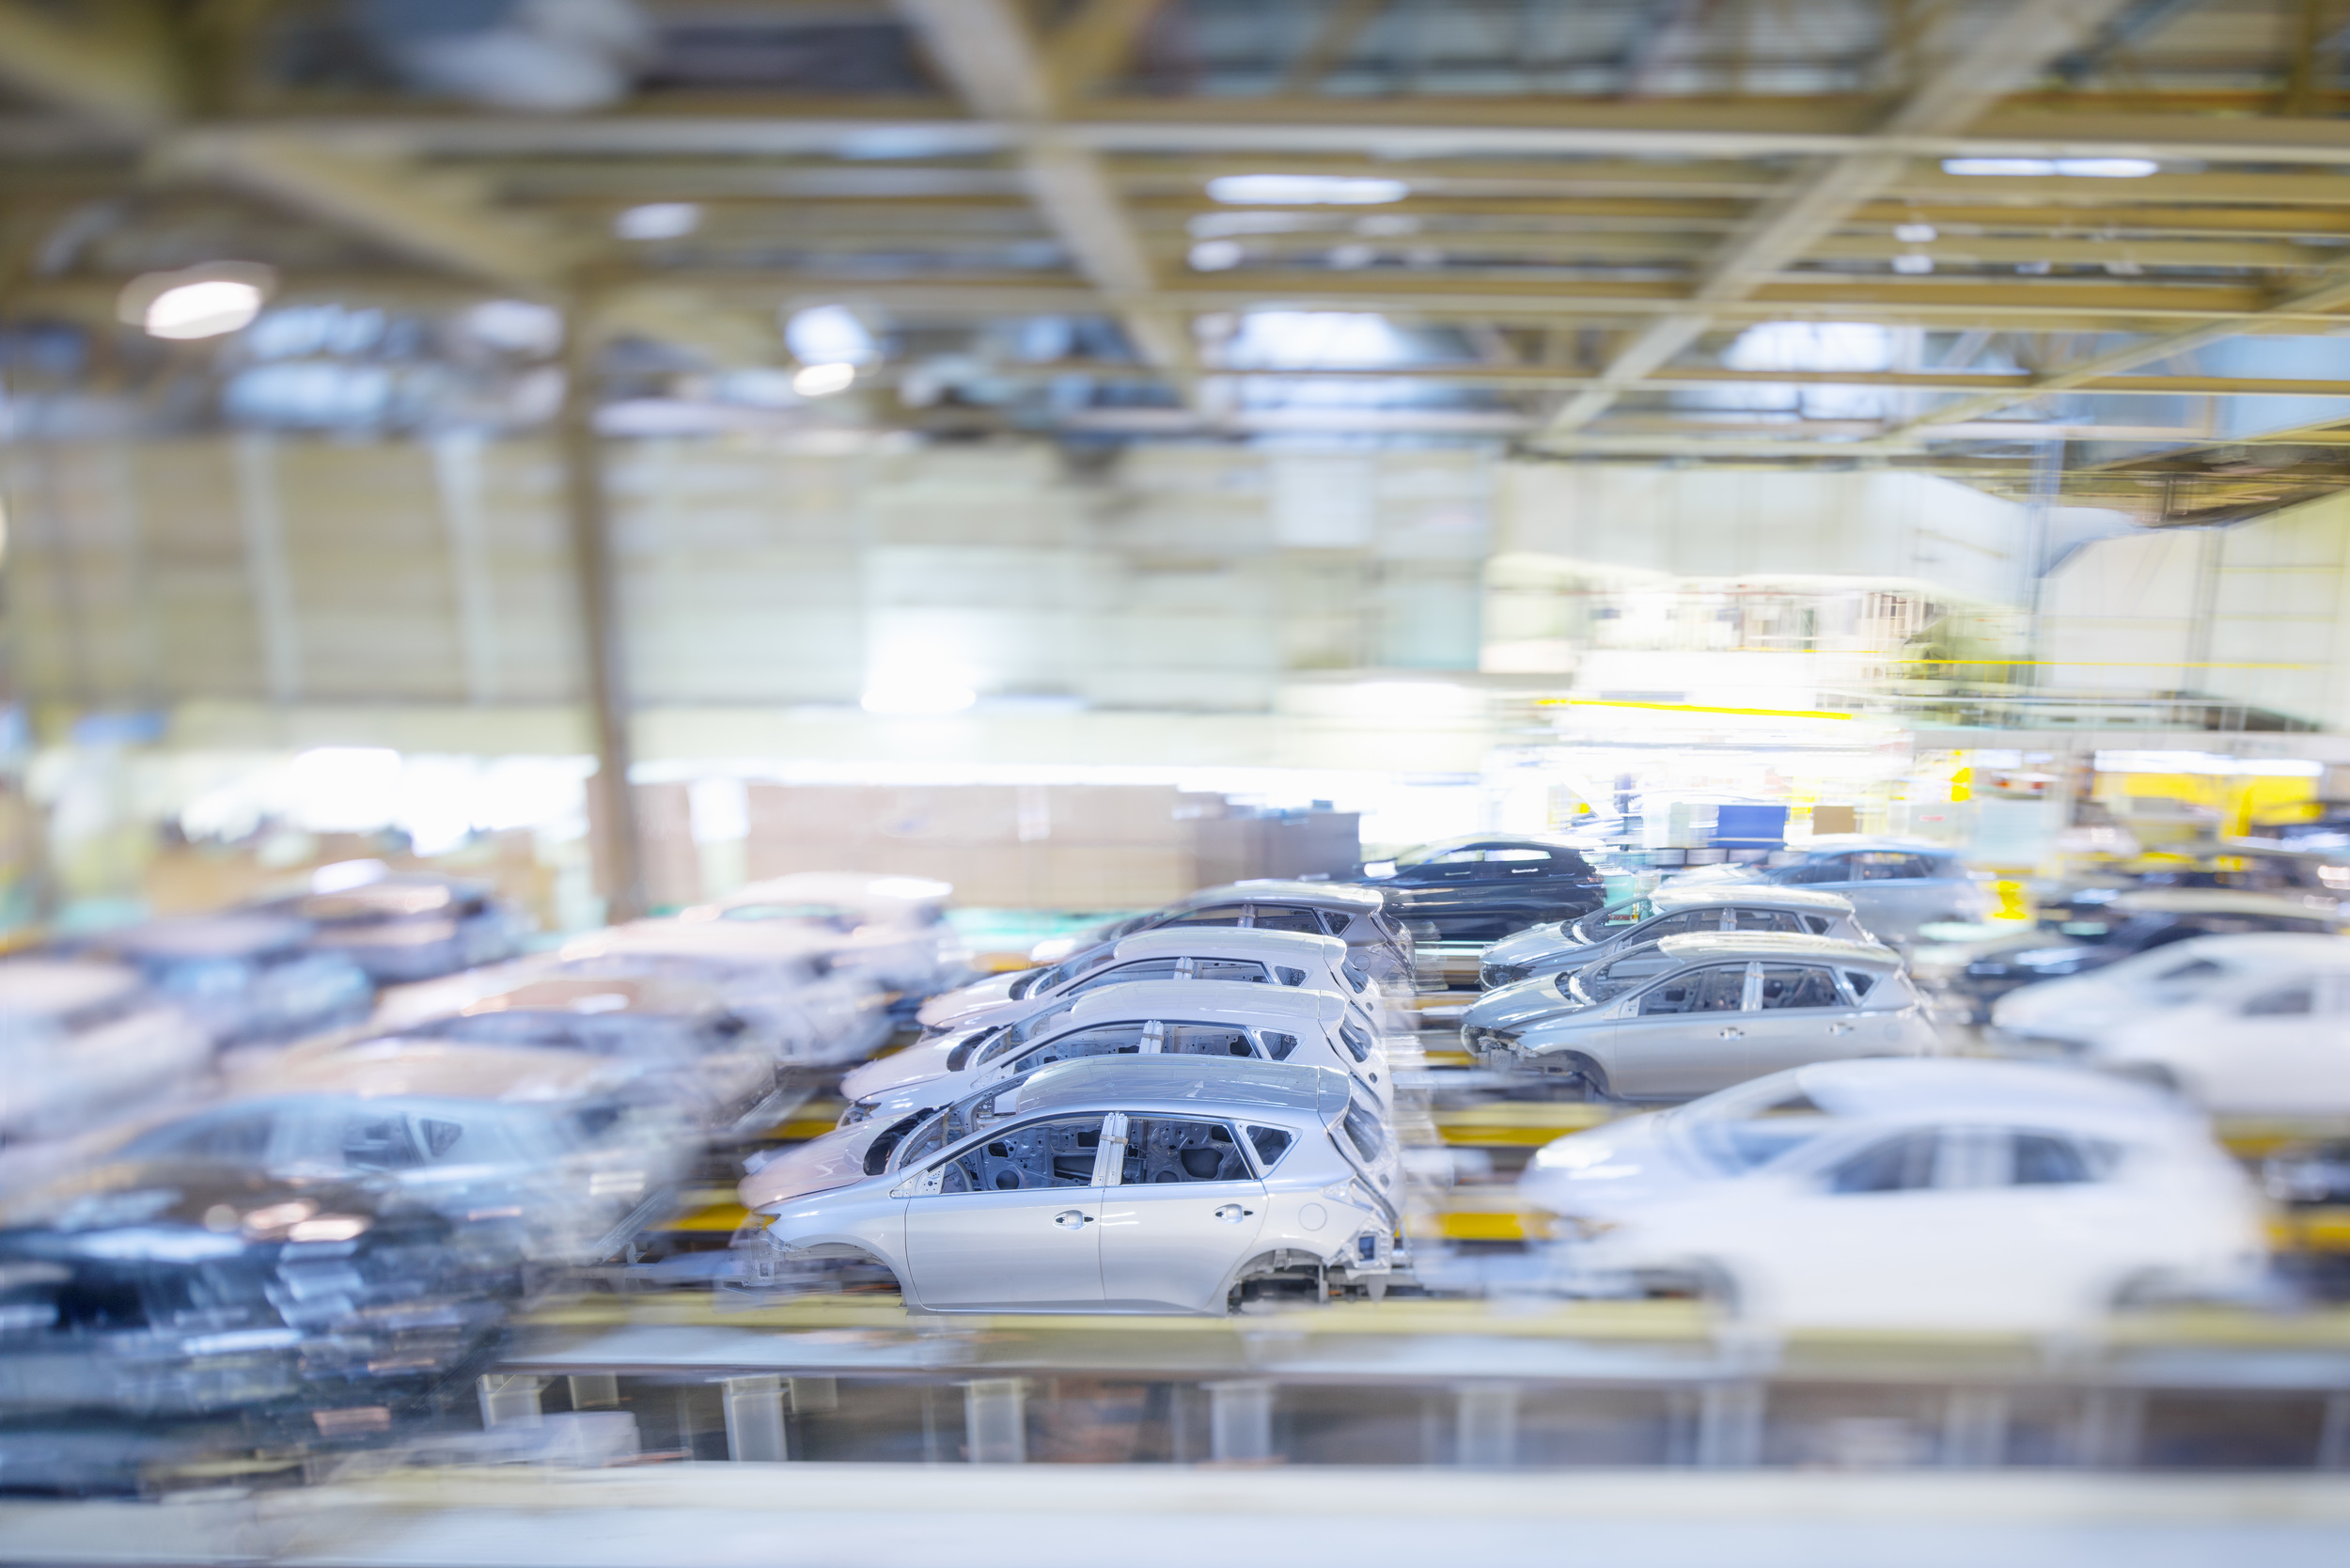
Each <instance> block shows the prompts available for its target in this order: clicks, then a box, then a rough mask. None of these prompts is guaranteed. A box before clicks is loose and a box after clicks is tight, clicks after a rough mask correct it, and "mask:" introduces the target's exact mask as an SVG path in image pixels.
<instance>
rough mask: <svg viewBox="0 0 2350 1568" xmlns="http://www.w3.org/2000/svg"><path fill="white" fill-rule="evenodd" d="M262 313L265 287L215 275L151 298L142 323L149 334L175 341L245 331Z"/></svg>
mask: <svg viewBox="0 0 2350 1568" xmlns="http://www.w3.org/2000/svg"><path fill="white" fill-rule="evenodd" d="M260 313H261V290H258V289H256V288H255V287H254V286H253V285H252V284H250V283H237V282H233V281H231V280H229V279H227V278H212V279H210V280H207V281H205V282H201V283H182V284H180V285H178V286H177V287H175V288H170V289H166V290H164V291H163V292H162V293H160V294H158V295H156V296H155V297H154V299H153V300H151V301H149V304H148V306H147V312H146V314H145V315H144V316H143V317H142V318H141V319H140V321H139V324H140V325H141V326H143V327H145V328H146V329H147V335H148V336H149V337H167V338H170V339H172V340H173V341H175V342H186V341H191V340H193V339H195V338H198V337H222V336H224V335H226V334H227V333H231V332H242V331H243V330H244V329H245V328H246V327H249V326H251V325H252V324H253V318H254V317H256V316H258V315H259V314H260Z"/></svg>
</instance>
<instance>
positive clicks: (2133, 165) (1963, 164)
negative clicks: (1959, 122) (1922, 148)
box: [1942, 158, 2162, 180]
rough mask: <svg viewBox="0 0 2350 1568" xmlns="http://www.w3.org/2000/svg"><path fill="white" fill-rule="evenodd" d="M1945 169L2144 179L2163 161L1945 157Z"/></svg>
mask: <svg viewBox="0 0 2350 1568" xmlns="http://www.w3.org/2000/svg"><path fill="white" fill-rule="evenodd" d="M1942 172H1943V173H1944V174H1965V175H1991V176H2004V177H2006V178H2009V179H2038V180H2045V179H2049V178H2051V177H2054V178H2058V179H2065V180H2143V179H2145V178H2146V177H2147V176H2148V175H2151V174H2160V173H2161V172H2162V165H2160V164H2157V163H2155V162H2154V160H2153V159H2152V158H1945V159H1943V160H1942Z"/></svg>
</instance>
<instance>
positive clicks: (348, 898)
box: [254, 872, 529, 985]
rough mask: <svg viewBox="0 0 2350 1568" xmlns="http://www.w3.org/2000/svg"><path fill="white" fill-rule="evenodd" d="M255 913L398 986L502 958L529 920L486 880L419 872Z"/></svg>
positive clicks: (278, 902)
mask: <svg viewBox="0 0 2350 1568" xmlns="http://www.w3.org/2000/svg"><path fill="white" fill-rule="evenodd" d="M254 907H255V908H256V909H257V910H258V911H260V912H262V913H267V914H275V915H281V916H291V917H295V918H298V919H304V920H307V921H309V922H310V923H311V924H312V926H313V927H314V928H315V930H314V933H313V935H312V936H311V938H310V941H311V946H312V947H313V948H314V949H317V950H319V951H321V952H333V953H339V954H341V955H342V956H343V957H345V958H348V959H350V960H351V961H352V963H354V964H358V965H359V966H360V967H361V968H362V969H365V970H366V971H367V972H368V977H369V978H370V979H372V980H374V981H375V982H376V983H377V984H378V985H401V984H407V983H410V982H412V981H415V980H431V979H432V978H433V977H434V976H436V975H447V974H454V973H456V972H457V971H459V970H461V969H470V968H473V967H475V966H477V965H478V964H494V963H497V962H498V961H500V960H501V959H506V958H510V957H511V956H513V954H514V953H515V952H516V951H517V950H518V949H520V948H521V945H522V938H523V936H524V934H525V932H526V931H527V930H528V927H529V922H528V920H527V919H526V918H525V917H524V916H523V914H522V913H521V911H519V910H516V909H512V908H509V906H507V905H506V904H504V903H502V902H499V901H498V900H497V899H496V898H495V897H494V896H493V893H492V891H491V889H490V886H489V885H488V884H487V883H481V882H473V881H468V880H465V879H463V878H460V877H446V876H435V875H431V874H430V873H426V872H399V873H394V874H386V875H380V876H377V877H375V878H374V879H373V880H371V881H367V882H363V883H360V884H358V885H356V886H345V887H338V888H335V889H333V890H331V891H313V892H307V893H297V894H293V895H290V896H288V897H284V898H278V899H272V900H269V901H266V902H262V903H259V904H257V905H255V906H254Z"/></svg>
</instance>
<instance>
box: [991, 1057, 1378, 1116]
mask: <svg viewBox="0 0 2350 1568" xmlns="http://www.w3.org/2000/svg"><path fill="white" fill-rule="evenodd" d="M1136 1100H1150V1101H1155V1102H1159V1103H1162V1104H1185V1103H1191V1104H1196V1105H1199V1107H1200V1108H1205V1107H1207V1106H1216V1107H1220V1108H1227V1109H1230V1110H1232V1111H1234V1112H1235V1113H1239V1114H1245V1113H1246V1112H1247V1111H1248V1110H1251V1109H1264V1110H1277V1111H1296V1112H1303V1113H1305V1114H1308V1115H1314V1116H1326V1115H1329V1114H1331V1113H1333V1112H1335V1111H1337V1110H1339V1109H1340V1108H1341V1107H1342V1106H1344V1105H1345V1104H1346V1101H1347V1076H1346V1074H1343V1073H1341V1072H1340V1071H1339V1070H1338V1069H1337V1068H1335V1067H1314V1066H1308V1065H1306V1064H1303V1063H1299V1062H1290V1061H1221V1060H1217V1059H1216V1058H1212V1057H1086V1058H1080V1059H1078V1060H1076V1061H1063V1062H1056V1063H1055V1064H1054V1065H1052V1066H1050V1067H1047V1068H1044V1069H1042V1071H1040V1072H1039V1073H1037V1074H1035V1075H1034V1076H1033V1077H1031V1078H1029V1079H1028V1081H1027V1082H1026V1083H1025V1084H1023V1085H1021V1086H1020V1098H1019V1100H1018V1102H1017V1104H1018V1105H1019V1107H1020V1112H1021V1114H1023V1115H1025V1114H1026V1113H1027V1112H1029V1111H1035V1110H1053V1109H1057V1108H1058V1107H1061V1106H1065V1105H1066V1106H1088V1105H1104V1106H1105V1107H1106V1106H1108V1105H1110V1104H1111V1103H1112V1102H1131V1101H1136Z"/></svg>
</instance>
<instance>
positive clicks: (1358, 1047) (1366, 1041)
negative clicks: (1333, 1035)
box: [1339, 1024, 1371, 1061]
mask: <svg viewBox="0 0 2350 1568" xmlns="http://www.w3.org/2000/svg"><path fill="white" fill-rule="evenodd" d="M1339 1039H1340V1042H1342V1043H1344V1044H1345V1046H1346V1054H1347V1055H1348V1056H1351V1057H1353V1058H1355V1060H1356V1061H1369V1060H1370V1059H1371V1035H1370V1034H1369V1032H1367V1031H1366V1030H1363V1029H1359V1028H1357V1027H1355V1026H1354V1025H1352V1024H1340V1026H1339Z"/></svg>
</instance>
